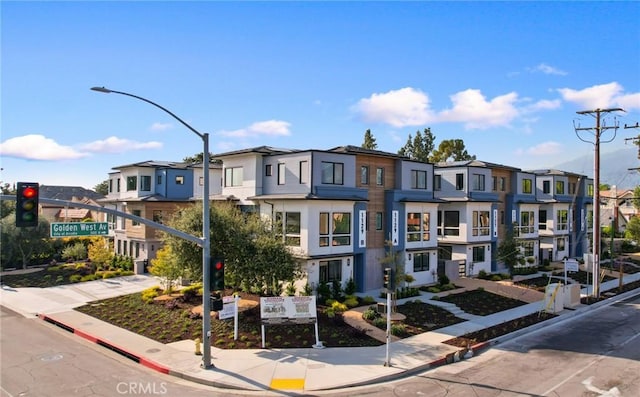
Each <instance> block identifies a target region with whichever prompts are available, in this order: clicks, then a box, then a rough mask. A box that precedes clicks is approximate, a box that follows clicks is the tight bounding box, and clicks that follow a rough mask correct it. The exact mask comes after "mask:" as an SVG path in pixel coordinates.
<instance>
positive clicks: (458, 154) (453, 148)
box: [429, 139, 476, 163]
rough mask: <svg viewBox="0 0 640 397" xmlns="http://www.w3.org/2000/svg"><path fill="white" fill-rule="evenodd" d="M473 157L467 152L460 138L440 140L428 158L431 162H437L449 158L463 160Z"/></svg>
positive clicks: (473, 157)
mask: <svg viewBox="0 0 640 397" xmlns="http://www.w3.org/2000/svg"><path fill="white" fill-rule="evenodd" d="M475 159H476V156H472V155H470V154H469V153H467V149H465V147H464V141H463V140H462V139H447V140H444V141H442V142H440V145H438V149H437V150H435V151H434V152H433V154H432V155H431V157H430V159H429V160H430V161H431V162H432V163H438V162H444V161H449V160H453V161H464V160H475Z"/></svg>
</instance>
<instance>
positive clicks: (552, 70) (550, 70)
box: [527, 63, 568, 76]
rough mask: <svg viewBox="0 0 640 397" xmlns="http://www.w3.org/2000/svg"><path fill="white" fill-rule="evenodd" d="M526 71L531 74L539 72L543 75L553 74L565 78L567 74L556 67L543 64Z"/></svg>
mask: <svg viewBox="0 0 640 397" xmlns="http://www.w3.org/2000/svg"><path fill="white" fill-rule="evenodd" d="M527 70H528V71H529V72H531V73H536V72H540V73H544V74H554V75H558V76H566V75H567V74H568V73H567V72H565V71H564V70H560V69H558V68H556V67H553V66H549V65H547V64H545V63H541V64H539V65H538V66H535V67H533V68H527Z"/></svg>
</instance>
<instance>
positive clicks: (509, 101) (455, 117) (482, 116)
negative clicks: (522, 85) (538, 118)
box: [438, 89, 519, 129]
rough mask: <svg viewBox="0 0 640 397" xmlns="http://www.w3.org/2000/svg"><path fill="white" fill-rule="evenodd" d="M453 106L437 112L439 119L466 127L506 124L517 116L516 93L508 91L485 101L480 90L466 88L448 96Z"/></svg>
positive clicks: (478, 127)
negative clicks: (460, 123) (459, 123)
mask: <svg viewBox="0 0 640 397" xmlns="http://www.w3.org/2000/svg"><path fill="white" fill-rule="evenodd" d="M450 98H451V102H452V103H453V108H451V109H447V110H443V111H442V112H440V113H439V117H438V118H439V119H440V120H441V121H449V122H462V123H464V124H465V128H466V129H486V128H491V127H496V126H506V125H509V123H510V122H511V121H512V120H513V119H514V118H516V117H517V116H518V114H519V111H518V109H517V108H516V107H515V103H516V102H517V100H518V94H516V93H515V92H510V93H508V94H505V95H500V96H497V97H495V98H493V99H492V100H490V101H487V100H486V98H485V96H484V95H482V93H481V92H480V90H475V89H468V90H465V91H461V92H458V93H456V94H453V95H451V96H450Z"/></svg>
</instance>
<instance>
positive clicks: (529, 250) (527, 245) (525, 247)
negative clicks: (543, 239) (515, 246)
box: [520, 241, 534, 256]
mask: <svg viewBox="0 0 640 397" xmlns="http://www.w3.org/2000/svg"><path fill="white" fill-rule="evenodd" d="M533 246H534V245H533V241H521V242H520V247H522V254H523V255H524V256H533Z"/></svg>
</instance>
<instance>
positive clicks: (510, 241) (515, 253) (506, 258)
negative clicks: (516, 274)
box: [497, 230, 522, 270]
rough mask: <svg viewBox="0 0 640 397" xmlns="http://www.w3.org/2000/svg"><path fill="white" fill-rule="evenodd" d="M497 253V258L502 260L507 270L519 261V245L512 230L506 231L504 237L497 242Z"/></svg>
mask: <svg viewBox="0 0 640 397" xmlns="http://www.w3.org/2000/svg"><path fill="white" fill-rule="evenodd" d="M497 254H498V260H499V261H502V262H504V264H505V265H506V266H507V267H508V268H509V270H513V268H514V267H515V266H516V265H517V264H519V263H520V262H521V259H522V254H521V252H520V245H519V244H518V240H517V239H516V238H515V235H514V234H513V231H511V230H510V231H508V232H507V234H506V236H505V238H504V239H503V240H502V241H501V242H500V244H498V252H497Z"/></svg>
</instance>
